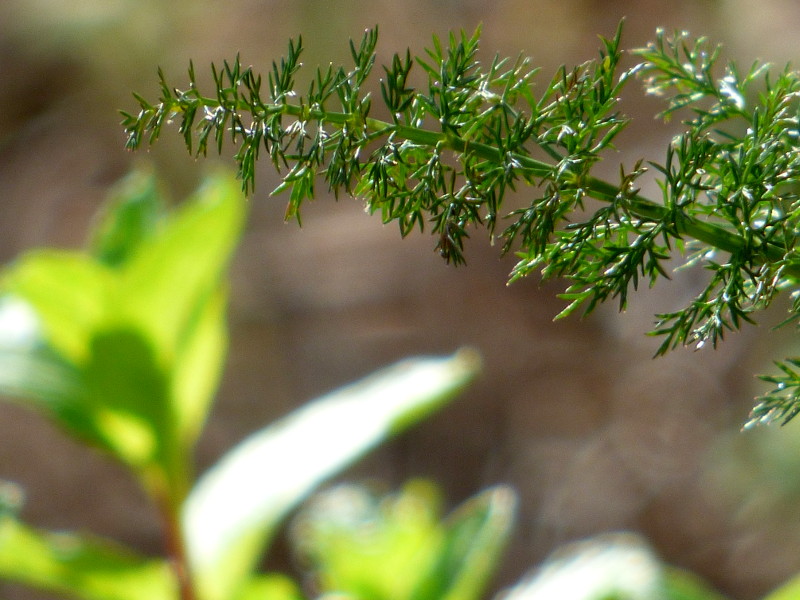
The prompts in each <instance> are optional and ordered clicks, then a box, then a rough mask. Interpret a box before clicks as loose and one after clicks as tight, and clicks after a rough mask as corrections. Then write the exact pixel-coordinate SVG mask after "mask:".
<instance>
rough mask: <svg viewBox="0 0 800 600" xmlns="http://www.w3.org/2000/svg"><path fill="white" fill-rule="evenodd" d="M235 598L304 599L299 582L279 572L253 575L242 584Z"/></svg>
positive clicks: (238, 599)
mask: <svg viewBox="0 0 800 600" xmlns="http://www.w3.org/2000/svg"><path fill="white" fill-rule="evenodd" d="M235 600H303V595H302V594H301V593H300V589H299V588H298V586H297V584H296V583H295V582H294V581H292V580H291V579H289V578H288V577H286V576H285V575H281V574H279V573H268V574H266V575H258V576H256V577H252V578H251V579H250V580H249V581H247V583H245V584H244V586H242V588H241V590H240V591H239V592H238V594H237V595H236V597H235Z"/></svg>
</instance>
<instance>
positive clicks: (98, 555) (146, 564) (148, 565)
mask: <svg viewBox="0 0 800 600" xmlns="http://www.w3.org/2000/svg"><path fill="white" fill-rule="evenodd" d="M0 578H1V579H6V580H9V581H14V582H17V583H21V584H24V585H28V586H31V587H36V588H39V589H41V590H45V591H47V592H51V593H56V594H63V595H67V596H70V597H74V598H80V599H82V600H174V599H175V598H177V585H176V582H175V581H174V578H173V576H172V572H171V571H170V569H169V566H168V565H167V563H166V562H164V561H160V560H152V559H147V558H143V557H140V556H136V555H135V554H133V553H132V552H130V551H129V550H127V549H124V548H122V547H120V546H118V545H116V544H113V543H112V542H109V541H106V540H102V539H99V538H94V537H88V536H81V535H76V534H71V533H58V534H54V533H46V532H41V531H37V530H35V529H32V528H30V527H27V526H25V525H23V524H22V523H20V522H19V521H17V520H15V519H13V518H11V517H0Z"/></svg>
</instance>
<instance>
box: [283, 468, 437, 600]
mask: <svg viewBox="0 0 800 600" xmlns="http://www.w3.org/2000/svg"><path fill="white" fill-rule="evenodd" d="M441 505H442V499H441V494H440V491H439V489H438V488H437V487H436V485H435V484H433V483H431V482H429V481H424V480H413V481H410V482H408V483H406V484H405V485H403V488H402V489H401V490H400V491H398V492H396V493H392V494H388V495H385V494H378V493H376V491H375V490H374V489H371V488H370V487H368V486H365V485H353V484H342V485H337V486H335V487H333V488H332V489H329V490H326V491H324V492H322V493H320V494H315V495H314V496H313V497H312V498H311V499H310V500H309V501H308V503H307V504H306V505H305V506H304V507H303V509H302V511H301V512H300V514H299V515H298V517H297V518H296V519H295V520H294V522H293V526H292V529H291V532H292V541H293V542H294V544H293V545H294V546H295V547H296V548H297V551H298V554H299V555H300V559H301V564H303V565H306V566H307V570H308V572H309V573H308V575H310V576H311V577H313V582H314V584H315V588H316V589H318V590H319V591H320V592H322V593H325V594H330V595H336V594H341V595H344V596H345V597H348V598H350V597H352V598H370V599H371V600H428V599H429V596H427V595H422V594H420V593H419V591H420V589H421V588H423V584H424V583H425V582H427V581H429V580H430V578H431V577H435V576H436V568H435V567H436V563H437V559H438V558H439V555H440V552H441V551H442V549H443V543H444V537H445V536H444V526H443V525H442V523H441V522H440V520H439V516H440V513H441ZM436 600H439V599H438V598H436Z"/></svg>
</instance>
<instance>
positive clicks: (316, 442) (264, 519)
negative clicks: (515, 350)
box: [183, 350, 479, 600]
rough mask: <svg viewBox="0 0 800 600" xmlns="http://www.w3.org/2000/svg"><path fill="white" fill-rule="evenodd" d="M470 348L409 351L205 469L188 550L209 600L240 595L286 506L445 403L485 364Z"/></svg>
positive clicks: (191, 501) (190, 509) (189, 521)
mask: <svg viewBox="0 0 800 600" xmlns="http://www.w3.org/2000/svg"><path fill="white" fill-rule="evenodd" d="M478 365H479V360H478V358H477V356H476V354H475V353H474V352H473V351H470V350H462V351H460V352H458V353H456V354H455V355H453V356H451V357H447V358H421V359H414V360H407V361H404V362H401V363H398V364H396V365H394V366H392V367H389V368H387V369H384V370H382V371H380V372H378V373H376V374H374V375H372V376H370V377H368V378H366V379H364V380H362V381H360V382H357V383H355V384H353V385H350V386H348V387H346V388H343V389H341V390H339V391H336V392H334V393H332V394H330V395H328V396H325V397H323V398H321V399H319V400H317V401H315V402H312V403H310V404H308V405H306V406H304V407H303V408H301V409H299V410H297V411H295V412H294V413H292V414H291V415H289V416H288V417H285V418H284V419H283V420H281V421H279V422H277V423H275V424H273V425H270V426H269V427H267V428H265V429H263V430H261V431H259V432H257V433H255V434H253V435H252V436H250V437H249V438H247V439H246V440H244V441H243V442H242V443H240V444H239V445H238V446H236V447H235V448H234V449H233V450H232V451H230V452H229V453H228V454H227V455H225V456H224V457H223V458H222V460H220V462H219V463H218V464H217V465H216V466H215V467H213V468H212V469H211V470H210V471H209V472H208V473H207V474H205V475H204V476H203V477H202V478H201V480H200V481H199V483H198V484H197V486H196V487H195V488H194V490H192V492H191V494H190V495H189V498H188V499H187V502H186V504H185V507H184V513H183V517H184V518H183V524H184V533H185V537H186V543H187V550H188V554H189V559H190V562H191V565H192V568H193V571H194V575H195V576H196V577H197V580H198V582H199V586H200V589H201V592H202V595H203V598H205V599H206V600H224V599H225V598H229V597H231V596H232V595H233V594H234V593H235V592H236V590H237V589H238V588H239V587H240V586H241V585H242V582H243V581H245V580H246V579H247V577H248V575H249V573H250V571H251V570H252V568H253V566H254V564H255V561H256V559H257V558H258V556H259V555H260V554H261V552H262V550H263V548H264V546H265V544H266V543H267V541H268V540H269V538H270V536H271V535H272V533H273V532H274V530H275V528H276V526H277V524H278V523H279V522H280V520H281V519H282V518H283V517H284V516H285V515H286V513H287V512H288V511H289V510H291V509H292V508H293V507H294V506H296V505H297V503H298V502H300V500H302V499H303V498H304V497H305V496H306V495H307V494H308V493H309V492H310V491H311V490H312V489H313V488H314V487H315V486H317V485H318V484H319V483H320V482H322V481H323V480H325V479H326V478H328V477H330V476H332V475H334V474H335V473H337V472H338V471H340V470H342V469H343V468H344V467H346V466H347V465H348V464H350V463H351V462H353V461H354V460H355V459H357V458H358V457H360V456H361V455H363V454H364V453H365V452H367V451H368V450H369V449H371V448H372V447H374V446H376V445H377V444H378V443H379V442H380V441H382V440H383V439H385V438H386V437H388V436H389V435H391V434H393V433H396V432H397V431H399V430H400V429H401V428H402V427H406V426H408V425H410V424H411V423H410V421H409V418H408V416H409V415H413V416H414V418H422V417H423V416H424V415H425V414H427V413H429V412H431V411H433V410H435V409H436V408H438V407H440V406H442V405H443V404H444V403H445V402H447V401H448V400H449V399H450V398H452V397H453V396H454V395H455V394H456V393H457V392H458V391H459V390H461V389H462V388H463V387H464V386H465V385H466V384H467V383H468V382H469V381H470V380H471V379H472V378H473V377H474V376H475V375H476V373H477V370H478Z"/></svg>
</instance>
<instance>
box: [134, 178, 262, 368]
mask: <svg viewBox="0 0 800 600" xmlns="http://www.w3.org/2000/svg"><path fill="white" fill-rule="evenodd" d="M245 208H246V201H245V199H244V197H243V196H242V193H241V191H240V190H239V186H238V185H237V183H236V182H235V180H233V179H232V178H230V177H227V176H223V175H218V176H215V177H210V178H209V179H207V180H206V182H205V183H204V184H203V186H202V187H201V189H200V190H199V191H198V192H197V193H196V194H195V196H194V197H193V198H192V199H190V200H189V201H188V202H187V203H185V204H184V205H183V206H182V209H181V210H180V211H179V212H178V214H177V215H175V217H174V218H173V219H172V220H171V221H170V222H169V224H168V225H167V226H166V227H164V229H163V230H162V231H161V232H159V234H158V235H156V236H154V237H152V238H150V239H148V240H146V241H145V242H144V243H143V244H142V246H141V247H140V248H139V250H138V251H137V253H136V255H135V256H133V257H132V258H131V259H130V261H129V262H128V264H127V265H126V268H125V272H124V274H123V281H122V285H121V287H122V294H123V295H124V296H127V297H129V298H131V302H130V303H129V306H127V309H128V310H129V311H130V313H131V316H133V317H134V318H135V319H136V320H137V322H138V323H139V324H140V325H141V326H142V327H143V328H144V329H145V330H146V331H147V333H148V335H149V336H150V337H152V339H153V340H155V342H156V347H157V348H158V350H159V356H160V357H162V358H164V359H167V360H172V359H173V358H174V356H175V354H177V353H178V352H180V351H182V349H183V345H184V344H185V343H186V340H187V337H188V336H189V335H190V332H191V329H192V327H194V326H195V324H196V322H197V319H198V318H199V315H200V314H201V313H202V309H203V306H204V303H205V302H207V301H209V299H210V297H211V296H212V295H214V294H215V293H216V292H217V289H218V287H219V285H220V282H221V281H222V279H223V277H224V275H225V272H226V269H227V266H228V263H229V261H230V259H231V256H232V254H233V251H234V249H235V247H236V244H237V243H238V241H239V235H240V233H241V229H242V225H243V223H244V217H245Z"/></svg>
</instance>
